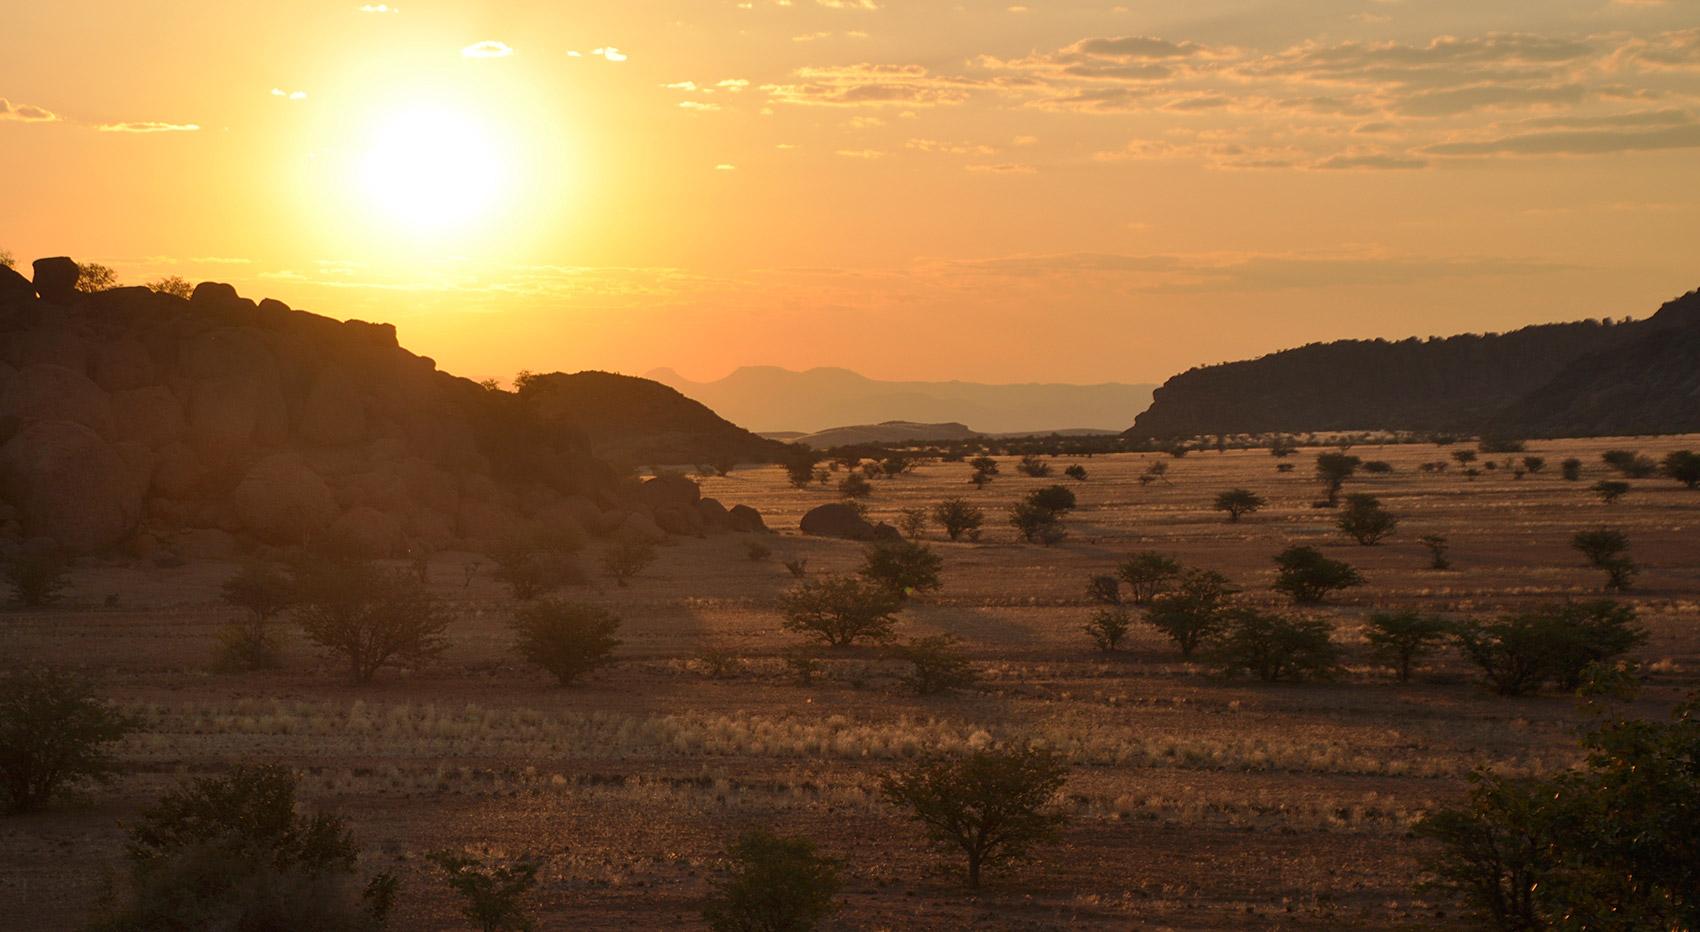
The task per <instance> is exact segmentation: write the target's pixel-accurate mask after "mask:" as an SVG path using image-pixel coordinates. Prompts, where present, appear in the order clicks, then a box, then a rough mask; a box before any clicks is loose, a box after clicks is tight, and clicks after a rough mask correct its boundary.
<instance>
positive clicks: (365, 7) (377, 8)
mask: <svg viewBox="0 0 1700 932" xmlns="http://www.w3.org/2000/svg"><path fill="white" fill-rule="evenodd" d="M355 10H356V11H357V12H360V13H400V12H401V8H400V7H398V6H394V5H392V4H388V3H362V4H360V5H359V6H357V7H355Z"/></svg>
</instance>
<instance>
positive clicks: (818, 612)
mask: <svg viewBox="0 0 1700 932" xmlns="http://www.w3.org/2000/svg"><path fill="white" fill-rule="evenodd" d="M779 605H780V610H781V611H782V612H784V614H785V620H784V622H783V623H782V625H781V626H782V627H784V628H785V630H787V631H796V632H798V633H800V634H809V635H814V636H816V637H819V638H820V639H821V640H823V641H825V642H826V643H827V644H830V645H831V646H833V647H847V646H849V645H851V644H854V643H855V642H857V641H859V640H869V641H884V640H888V639H889V638H890V637H891V629H892V627H893V626H894V625H896V624H897V619H896V618H894V617H893V616H894V615H895V614H896V613H897V611H898V609H900V608H902V607H903V601H902V600H901V599H899V598H898V597H897V595H896V594H895V593H893V592H892V591H891V590H890V589H887V588H886V587H885V586H882V585H879V584H877V583H870V582H864V581H862V580H860V579H856V578H854V577H850V576H822V577H820V578H818V579H812V580H809V581H808V582H805V583H803V584H802V585H800V586H797V587H796V588H794V589H792V590H791V591H789V592H787V593H785V594H784V595H783V596H781V597H780V600H779Z"/></svg>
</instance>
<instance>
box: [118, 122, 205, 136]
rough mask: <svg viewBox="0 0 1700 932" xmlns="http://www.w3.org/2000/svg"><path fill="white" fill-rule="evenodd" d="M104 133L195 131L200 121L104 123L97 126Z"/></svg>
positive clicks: (197, 130) (198, 129)
mask: <svg viewBox="0 0 1700 932" xmlns="http://www.w3.org/2000/svg"><path fill="white" fill-rule="evenodd" d="M95 128H96V129H98V130H100V131H101V132H103V133H194V132H199V131H200V129H201V127H200V124H198V123H161V122H158V121H154V120H144V121H140V122H126V123H102V124H100V125H99V126H96V127H95Z"/></svg>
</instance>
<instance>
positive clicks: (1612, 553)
mask: <svg viewBox="0 0 1700 932" xmlns="http://www.w3.org/2000/svg"><path fill="white" fill-rule="evenodd" d="M1570 546H1571V547H1573V548H1575V549H1576V550H1578V551H1580V552H1581V553H1582V555H1583V556H1585V557H1587V558H1588V562H1589V563H1590V564H1592V565H1593V566H1595V567H1597V568H1599V569H1602V570H1605V572H1606V589H1608V590H1618V591H1623V590H1627V589H1628V588H1629V587H1630V585H1631V584H1632V583H1634V581H1635V576H1636V574H1637V573H1639V572H1640V568H1639V567H1637V566H1636V565H1635V561H1633V560H1631V559H1629V555H1628V552H1629V535H1627V534H1625V533H1623V532H1622V531H1618V530H1614V529H1612V528H1595V529H1593V530H1591V531H1577V532H1576V534H1575V535H1574V536H1572V537H1571V538H1570Z"/></svg>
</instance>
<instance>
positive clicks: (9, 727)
mask: <svg viewBox="0 0 1700 932" xmlns="http://www.w3.org/2000/svg"><path fill="white" fill-rule="evenodd" d="M135 727H136V722H135V721H134V720H133V719H131V718H130V717H128V716H126V715H123V714H122V713H120V712H118V711H117V710H116V709H114V708H112V707H111V706H110V705H108V704H107V703H105V702H103V701H101V699H100V698H99V697H98V696H96V695H95V692H94V689H93V688H92V686H91V685H90V684H89V682H88V681H87V680H85V679H83V678H82V677H81V676H78V675H77V674H75V673H68V672H65V671H62V670H54V669H50V668H47V667H31V668H28V669H25V670H22V671H20V672H17V673H14V674H12V675H11V676H9V677H7V678H6V679H5V680H0V794H3V799H4V802H5V805H6V808H7V809H8V810H10V811H12V812H33V811H35V810H37V809H40V808H42V807H43V806H45V805H47V803H48V801H49V800H51V799H52V798H53V795H54V794H55V793H57V792H59V791H60V790H61V789H64V788H66V787H68V786H74V785H76V784H78V783H83V782H87V781H94V782H104V781H106V780H107V779H109V778H110V777H111V775H112V773H113V771H114V769H115V767H116V764H117V761H116V760H115V759H114V758H113V757H112V754H111V752H110V751H109V750H108V748H107V745H109V744H111V743H112V742H114V741H117V740H119V739H120V738H122V737H124V736H125V735H127V734H129V733H130V732H131V731H132V730H134V728H135Z"/></svg>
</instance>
